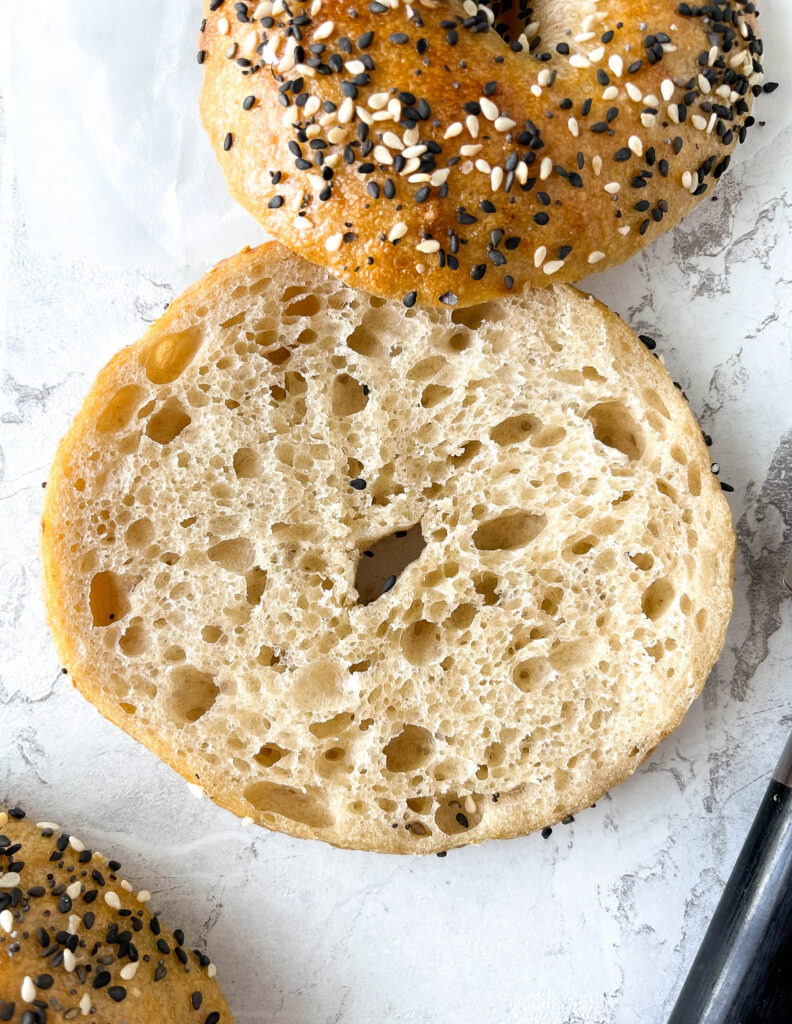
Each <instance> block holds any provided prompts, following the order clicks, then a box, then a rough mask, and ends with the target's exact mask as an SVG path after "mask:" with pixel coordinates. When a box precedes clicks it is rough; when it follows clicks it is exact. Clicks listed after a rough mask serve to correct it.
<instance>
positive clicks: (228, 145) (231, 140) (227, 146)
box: [223, 132, 234, 153]
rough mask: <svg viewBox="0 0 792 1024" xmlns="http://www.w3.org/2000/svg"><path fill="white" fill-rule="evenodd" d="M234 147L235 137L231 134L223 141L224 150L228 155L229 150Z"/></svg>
mask: <svg viewBox="0 0 792 1024" xmlns="http://www.w3.org/2000/svg"><path fill="white" fill-rule="evenodd" d="M233 145H234V136H233V135H232V134H231V132H229V133H228V135H226V137H225V139H223V149H224V150H225V151H226V153H227V152H228V151H229V149H231V147H232V146H233Z"/></svg>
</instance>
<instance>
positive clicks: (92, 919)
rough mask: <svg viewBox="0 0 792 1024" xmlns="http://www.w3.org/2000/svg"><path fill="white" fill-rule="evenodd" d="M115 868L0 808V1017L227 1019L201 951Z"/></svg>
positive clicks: (107, 1021) (26, 1020)
mask: <svg viewBox="0 0 792 1024" xmlns="http://www.w3.org/2000/svg"><path fill="white" fill-rule="evenodd" d="M120 870H121V865H120V864H119V863H118V862H117V861H114V860H110V861H108V860H105V858H104V857H103V856H102V854H100V853H96V852H95V851H93V850H89V849H87V848H86V847H85V845H84V844H83V843H82V842H81V841H80V840H79V839H77V837H76V836H74V835H72V834H71V833H70V832H69V831H64V830H63V829H62V828H61V827H60V826H59V825H57V824H55V823H53V822H45V821H42V822H39V823H38V824H33V822H31V821H29V820H28V819H27V818H25V815H24V812H23V811H21V810H20V809H19V808H18V807H12V808H9V809H8V810H6V809H5V808H3V807H1V806H0V1021H13V1022H14V1024H48V1022H49V1024H55V1022H56V1021H57V1022H61V1021H71V1020H85V1019H90V1020H93V1021H95V1022H96V1024H232V1022H233V1018H232V1017H231V1014H230V1012H229V1010H228V1007H227V1006H226V1001H225V999H224V998H223V994H222V992H221V991H220V986H219V985H218V983H217V981H216V980H215V968H214V965H213V964H212V963H211V962H210V960H209V958H208V957H207V956H206V955H205V954H203V953H201V952H200V951H199V950H195V949H191V948H189V947H188V946H185V944H184V943H185V939H184V934H183V933H182V932H181V931H180V930H179V929H176V930H175V931H170V930H169V929H167V928H166V927H165V926H164V925H162V924H161V923H160V920H159V917H158V916H157V915H156V914H153V913H152V912H151V910H150V908H149V900H150V899H151V894H150V893H149V892H148V891H146V890H144V889H140V890H138V889H135V888H133V887H132V886H131V885H130V884H129V883H128V882H127V881H125V880H124V879H123V878H122V876H121V874H120Z"/></svg>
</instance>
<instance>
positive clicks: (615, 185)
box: [603, 181, 621, 196]
mask: <svg viewBox="0 0 792 1024" xmlns="http://www.w3.org/2000/svg"><path fill="white" fill-rule="evenodd" d="M603 188H604V189H605V191H606V192H607V193H608V194H609V195H612V196H615V195H616V193H617V192H620V191H621V185H620V184H619V182H618V181H609V182H608V184H607V185H604V186H603Z"/></svg>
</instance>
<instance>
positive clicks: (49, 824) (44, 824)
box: [0, 814, 60, 832]
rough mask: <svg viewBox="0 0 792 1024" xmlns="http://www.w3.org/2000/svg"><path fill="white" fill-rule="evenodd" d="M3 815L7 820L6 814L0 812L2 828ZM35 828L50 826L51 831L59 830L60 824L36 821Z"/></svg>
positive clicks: (42, 828)
mask: <svg viewBox="0 0 792 1024" xmlns="http://www.w3.org/2000/svg"><path fill="white" fill-rule="evenodd" d="M3 817H5V818H6V821H7V820H8V816H7V815H2V814H0V828H2V826H3V825H4V824H5V822H4V821H3ZM36 828H40V829H41V830H42V831H43V830H44V829H48V828H51V829H52V831H53V832H59V831H60V825H56V824H55V823H54V822H53V821H37V822H36Z"/></svg>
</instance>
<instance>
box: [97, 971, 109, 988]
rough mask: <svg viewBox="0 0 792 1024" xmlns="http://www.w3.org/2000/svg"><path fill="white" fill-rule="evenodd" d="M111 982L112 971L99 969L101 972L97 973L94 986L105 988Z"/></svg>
mask: <svg viewBox="0 0 792 1024" xmlns="http://www.w3.org/2000/svg"><path fill="white" fill-rule="evenodd" d="M109 984H110V972H109V971H99V973H98V974H97V975H96V977H95V978H94V980H93V987H94V988H104V987H105V986H106V985H109Z"/></svg>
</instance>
